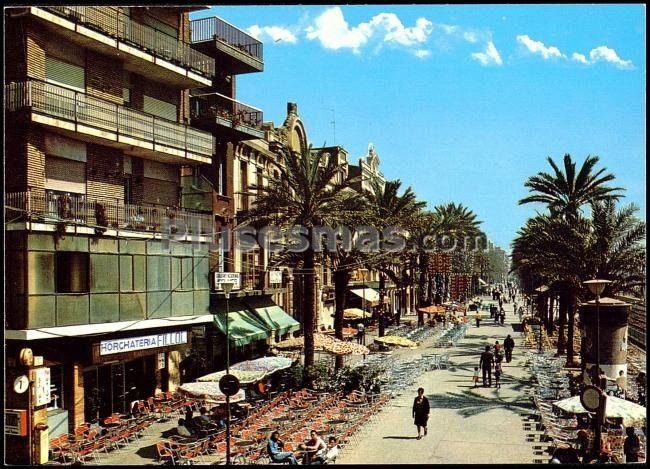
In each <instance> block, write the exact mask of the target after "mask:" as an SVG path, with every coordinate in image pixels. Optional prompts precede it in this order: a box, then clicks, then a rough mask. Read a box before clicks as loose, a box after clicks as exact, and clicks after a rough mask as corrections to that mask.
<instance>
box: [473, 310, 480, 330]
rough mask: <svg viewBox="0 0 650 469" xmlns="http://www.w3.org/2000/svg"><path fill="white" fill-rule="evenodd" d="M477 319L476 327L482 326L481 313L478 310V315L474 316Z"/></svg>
mask: <svg viewBox="0 0 650 469" xmlns="http://www.w3.org/2000/svg"><path fill="white" fill-rule="evenodd" d="M474 317H475V319H476V327H481V313H479V312H478V311H476V316H474Z"/></svg>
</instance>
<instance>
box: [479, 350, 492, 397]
mask: <svg viewBox="0 0 650 469" xmlns="http://www.w3.org/2000/svg"><path fill="white" fill-rule="evenodd" d="M478 366H479V367H480V368H481V370H483V387H484V388H485V387H492V367H493V366H494V355H492V352H490V346H489V345H486V346H485V352H483V353H482V354H481V360H480V361H479V363H478ZM486 383H489V384H486Z"/></svg>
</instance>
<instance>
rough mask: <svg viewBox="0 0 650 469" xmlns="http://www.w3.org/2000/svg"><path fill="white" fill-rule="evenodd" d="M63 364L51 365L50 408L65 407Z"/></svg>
mask: <svg viewBox="0 0 650 469" xmlns="http://www.w3.org/2000/svg"><path fill="white" fill-rule="evenodd" d="M63 392H64V391H63V365H57V366H52V367H50V397H51V398H52V400H51V401H50V403H49V404H48V406H47V408H48V410H49V409H52V410H54V409H65V395H64V394H63Z"/></svg>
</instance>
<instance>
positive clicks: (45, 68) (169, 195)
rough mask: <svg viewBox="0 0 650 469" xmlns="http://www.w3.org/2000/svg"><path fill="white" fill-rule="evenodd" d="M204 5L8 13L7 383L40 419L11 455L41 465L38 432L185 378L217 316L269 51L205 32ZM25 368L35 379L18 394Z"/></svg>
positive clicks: (13, 440)
mask: <svg viewBox="0 0 650 469" xmlns="http://www.w3.org/2000/svg"><path fill="white" fill-rule="evenodd" d="M203 8H204V7H199V8H196V7H111V6H102V7H62V6H61V7H59V6H57V7H45V6H39V7H25V8H9V9H6V10H5V25H6V29H5V44H9V45H11V47H6V48H5V54H6V64H5V123H6V124H5V165H6V181H5V207H6V208H5V215H6V220H7V223H6V224H5V235H6V240H7V243H6V257H5V264H6V268H7V270H6V272H5V274H6V278H7V295H6V304H5V311H6V321H5V336H6V340H7V342H6V344H7V345H6V351H7V364H6V365H7V370H6V383H7V388H6V393H5V395H6V396H7V400H6V402H7V406H8V407H9V408H13V409H15V410H16V413H15V415H17V416H20V418H21V419H22V418H24V416H25V413H27V414H26V415H27V419H28V420H29V427H28V432H27V433H28V434H27V435H22V434H21V433H20V432H18V433H17V434H16V435H15V436H10V437H9V440H8V443H10V444H9V446H10V447H11V450H12V451H10V453H9V454H8V461H11V462H15V463H26V462H43V461H42V460H41V459H42V457H43V456H42V452H41V453H40V454H36V453H38V450H36V451H30V450H29V448H30V444H31V443H33V442H38V441H47V438H48V437H55V436H57V435H59V434H61V433H66V432H69V431H71V430H72V429H74V428H75V427H77V426H78V425H79V424H81V423H83V422H94V421H97V420H101V419H103V418H104V417H106V416H107V415H110V414H112V413H116V412H119V413H124V412H126V411H128V410H129V409H130V404H131V402H132V401H134V400H137V399H146V398H147V397H150V396H152V395H154V394H155V393H156V392H159V391H166V390H174V389H175V388H176V387H177V386H178V385H179V384H180V383H182V382H183V381H184V380H187V379H189V378H190V376H183V375H184V374H186V373H187V374H188V375H189V374H191V371H192V370H189V369H184V364H185V363H186V362H187V358H188V356H190V355H191V353H190V352H191V351H193V352H194V353H195V352H196V351H195V350H193V348H194V344H193V342H194V338H193V333H195V332H196V330H193V328H196V327H199V328H201V327H205V325H206V324H207V325H208V326H209V325H210V324H212V323H213V322H214V317H215V314H216V313H218V312H219V310H218V308H217V309H215V307H214V305H213V304H211V297H210V296H211V295H210V280H209V279H210V275H209V272H210V270H211V262H212V260H213V259H215V258H218V257H219V256H218V255H216V256H215V254H214V252H212V251H213V248H214V246H215V242H214V241H215V240H214V237H213V235H214V231H215V230H217V231H219V230H221V227H222V226H224V225H227V224H228V223H230V221H231V220H232V213H233V211H232V210H234V205H233V203H232V192H228V183H227V181H228V177H229V176H228V175H229V174H232V162H233V160H232V157H230V160H229V156H228V151H227V150H228V148H232V143H230V142H232V141H237V140H238V139H239V138H240V137H241V135H244V136H250V135H252V136H255V137H259V136H261V135H262V132H261V130H260V128H261V112H260V113H259V115H258V116H257V117H252V114H249V115H248V116H247V117H242V113H240V112H239V111H240V110H241V108H240V107H239V103H237V102H236V101H235V100H234V90H235V85H234V75H235V74H236V73H244V72H245V71H251V70H257V71H261V70H262V69H263V62H262V56H261V44H260V43H257V44H256V45H255V47H257V51H253V52H254V53H253V54H251V53H250V51H248V50H245V49H246V48H245V47H243V46H242V45H241V44H238V43H237V42H236V41H237V40H238V37H233V36H232V35H229V34H231V30H232V28H233V27H230V26H229V28H226V29H227V31H225V32H224V31H223V30H222V29H220V30H218V31H216V32H215V33H214V34H213V35H212V36H211V41H209V42H211V43H213V44H207V45H206V44H205V42H206V41H201V40H200V39H202V38H201V37H200V34H201V33H205V29H204V28H203V29H202V28H201V27H199V26H200V25H198V24H197V29H198V32H195V33H193V31H192V28H193V27H194V25H193V24H192V23H193V22H191V21H190V18H189V12H190V11H192V10H197V9H203ZM214 22H215V24H217V23H218V22H217V20H216V19H215V20H214ZM197 34H199V35H198V36H197ZM251 39H252V38H251ZM233 42H234V43H235V44H238V45H237V46H236V47H235V46H233V45H232V44H231V43H233ZM211 100H213V101H211ZM206 102H207V103H208V104H209V105H208V106H207V107H205V105H204V103H206ZM221 103H225V104H223V105H221ZM220 106H221V107H220ZM205 109H207V110H210V111H212V110H213V109H217V110H219V111H218V114H216V115H215V116H214V117H215V123H214V127H212V128H210V127H206V126H205V125H200V124H202V123H203V124H204V123H205V122H203V121H201V119H203V118H204V117H205V116H204V115H202V111H203V110H205ZM223 109H229V110H230V112H231V113H230V114H228V115H226V113H225V112H221V110H223ZM255 112H257V111H255ZM219 123H221V124H219ZM226 127H228V128H229V129H228V130H227V131H226V130H225V129H226ZM229 165H230V172H229V171H228V170H229V168H228V166H229ZM229 210H230V211H229ZM217 246H218V243H217ZM217 254H218V248H217ZM222 259H223V258H222ZM218 263H219V261H217V264H218ZM212 267H213V270H218V269H214V265H213V266H212ZM248 313H250V311H248ZM265 334H266V335H270V332H269V331H268V330H265ZM196 335H197V340H196V342H197V343H200V342H201V341H200V340H198V339H202V338H203V337H204V335H203V336H201V334H198V333H197V334H196ZM221 348H223V347H221ZM220 353H221V354H224V353H223V350H220ZM185 368H187V366H185ZM21 375H27V377H28V380H29V382H31V383H32V384H31V385H30V386H33V387H34V389H33V390H32V389H31V388H30V392H26V393H23V392H17V391H15V389H13V387H12V385H13V382H14V378H16V377H19V376H21ZM30 401H31V402H30ZM12 415H14V414H12ZM45 426H47V427H48V428H47V430H43V431H41V432H40V433H39V432H37V431H34V429H35V428H36V429H38V428H41V429H44V428H45ZM43 437H44V438H45V440H43ZM41 446H42V445H41ZM46 452H47V451H45V453H46ZM45 457H46V456H45Z"/></svg>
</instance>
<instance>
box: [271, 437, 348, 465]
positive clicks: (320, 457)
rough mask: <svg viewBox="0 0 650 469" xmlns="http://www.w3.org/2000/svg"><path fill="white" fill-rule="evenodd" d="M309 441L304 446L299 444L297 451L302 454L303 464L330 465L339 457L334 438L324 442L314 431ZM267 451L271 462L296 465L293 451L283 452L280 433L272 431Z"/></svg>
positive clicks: (337, 446)
mask: <svg viewBox="0 0 650 469" xmlns="http://www.w3.org/2000/svg"><path fill="white" fill-rule="evenodd" d="M310 436H311V439H310V440H309V441H307V442H305V443H304V444H301V445H300V447H299V449H300V450H301V451H302V452H303V454H304V456H303V459H302V463H303V464H309V465H319V464H331V463H333V462H334V461H336V458H337V456H338V455H339V445H338V440H337V439H336V437H335V436H333V435H332V436H330V437H329V441H328V442H327V444H325V441H324V440H323V439H322V438H321V437H320V435H319V434H318V432H317V431H316V430H312V431H311V432H310ZM266 448H267V451H268V453H269V457H270V458H271V461H273V462H276V463H288V464H291V465H293V464H298V459H297V458H296V456H295V454H294V453H293V451H284V450H283V449H284V442H283V441H282V440H280V432H279V431H277V430H276V431H274V432H273V433H271V437H270V438H269V441H268V443H267V446H266Z"/></svg>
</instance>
